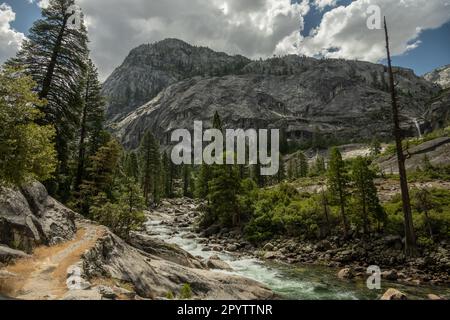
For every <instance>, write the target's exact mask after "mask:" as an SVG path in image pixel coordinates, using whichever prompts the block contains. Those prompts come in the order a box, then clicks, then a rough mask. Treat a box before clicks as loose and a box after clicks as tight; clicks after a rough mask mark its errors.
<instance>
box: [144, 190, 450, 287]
mask: <svg viewBox="0 0 450 320" xmlns="http://www.w3.org/2000/svg"><path fill="white" fill-rule="evenodd" d="M197 209H198V204H197V203H196V202H195V201H193V200H190V199H175V200H167V201H163V203H162V206H161V207H160V208H158V209H157V210H156V211H155V212H153V213H151V215H150V219H158V217H157V216H158V212H168V213H172V215H173V217H174V218H173V219H165V220H164V222H163V223H164V224H166V225H168V226H171V227H172V228H174V229H178V230H188V232H187V234H185V235H184V237H185V238H186V239H189V238H190V239H192V238H195V239H196V241H198V242H199V243H201V244H202V246H203V248H202V251H210V252H215V253H221V252H227V254H231V255H234V256H237V257H239V256H253V257H257V258H260V259H263V260H267V261H278V262H283V263H286V264H289V265H294V266H295V265H320V266H327V267H330V268H333V269H335V270H337V271H339V270H341V272H336V277H338V276H339V277H340V278H343V279H351V278H355V277H361V278H367V273H366V272H367V267H368V266H370V265H376V266H379V267H380V269H381V270H382V278H383V279H384V280H387V281H392V282H398V283H402V284H406V285H412V286H419V285H439V286H444V287H449V286H450V276H449V275H450V246H449V244H448V243H446V242H442V243H441V244H440V245H439V246H438V247H435V248H432V249H426V250H423V251H422V253H421V257H420V258H417V259H412V260H407V259H406V258H405V255H404V253H403V242H402V239H401V238H400V237H397V236H385V235H373V236H372V237H371V238H366V239H359V238H357V237H354V238H352V239H350V240H346V241H343V240H342V239H340V238H339V237H330V238H329V239H327V240H322V241H320V242H316V243H312V242H308V241H300V240H298V239H289V238H279V239H274V240H272V241H270V242H267V243H261V244H260V245H257V246H255V245H253V244H251V243H249V242H247V241H245V239H244V238H243V236H242V234H241V233H240V232H239V231H238V230H227V229H220V228H218V227H215V226H213V227H210V228H209V229H207V230H203V231H201V230H196V229H195V227H194V226H195V224H196V222H197V220H198V217H199V216H200V212H199V211H198V210H197ZM197 231H198V232H197Z"/></svg>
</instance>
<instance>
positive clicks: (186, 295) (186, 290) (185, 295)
mask: <svg viewBox="0 0 450 320" xmlns="http://www.w3.org/2000/svg"><path fill="white" fill-rule="evenodd" d="M180 299H182V300H189V299H192V289H191V285H190V284H189V283H185V284H184V285H183V287H182V288H181V291H180Z"/></svg>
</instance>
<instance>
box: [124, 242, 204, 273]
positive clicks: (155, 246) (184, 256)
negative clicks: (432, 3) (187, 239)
mask: <svg viewBox="0 0 450 320" xmlns="http://www.w3.org/2000/svg"><path fill="white" fill-rule="evenodd" d="M129 243H130V244H131V245H132V246H133V247H135V248H138V249H140V250H142V251H144V252H146V253H148V254H151V255H154V256H157V257H159V258H162V259H165V260H168V261H172V262H174V263H177V264H180V265H183V266H187V267H190V268H198V269H204V266H203V264H202V262H201V261H200V260H199V259H197V258H195V257H194V256H192V255H191V254H190V253H188V252H186V251H184V250H182V249H181V248H180V247H179V246H177V245H175V244H167V243H165V242H163V241H161V240H158V239H155V238H153V237H150V236H147V235H144V234H141V233H133V234H132V235H131V237H130V240H129Z"/></svg>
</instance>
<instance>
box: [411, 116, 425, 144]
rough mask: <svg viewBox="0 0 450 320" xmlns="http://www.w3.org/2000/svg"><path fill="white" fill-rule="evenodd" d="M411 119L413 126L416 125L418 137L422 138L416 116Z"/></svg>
mask: <svg viewBox="0 0 450 320" xmlns="http://www.w3.org/2000/svg"><path fill="white" fill-rule="evenodd" d="M412 120H413V122H414V124H415V126H416V128H417V132H418V133H419V138H420V139H422V138H423V136H422V130H421V129H420V123H419V121H418V120H417V119H416V118H414V119H412Z"/></svg>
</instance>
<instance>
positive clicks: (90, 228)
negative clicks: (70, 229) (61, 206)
mask: <svg viewBox="0 0 450 320" xmlns="http://www.w3.org/2000/svg"><path fill="white" fill-rule="evenodd" d="M102 233H103V229H102V228H101V227H98V226H95V225H90V224H82V225H80V226H79V228H78V232H77V234H76V236H75V239H73V240H71V241H68V242H65V243H62V244H59V245H56V246H52V247H39V248H37V249H36V250H35V251H34V253H33V256H32V257H31V258H30V259H23V260H19V261H17V262H16V263H15V264H14V265H11V266H9V267H7V268H6V269H5V270H4V271H6V272H9V273H11V274H12V275H13V276H11V277H10V278H6V279H3V280H2V281H1V282H0V292H2V293H4V294H6V295H8V296H10V297H13V298H17V299H24V300H54V299H60V298H61V297H62V296H64V294H65V293H67V291H68V288H67V285H66V280H67V270H68V268H69V267H70V266H72V265H74V264H76V263H77V262H78V261H80V258H81V256H82V255H83V253H84V252H85V251H86V250H88V249H89V248H91V247H92V246H93V245H94V244H95V242H96V240H97V239H98V238H99V237H100V236H101V235H102ZM0 280H1V279H0Z"/></svg>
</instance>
